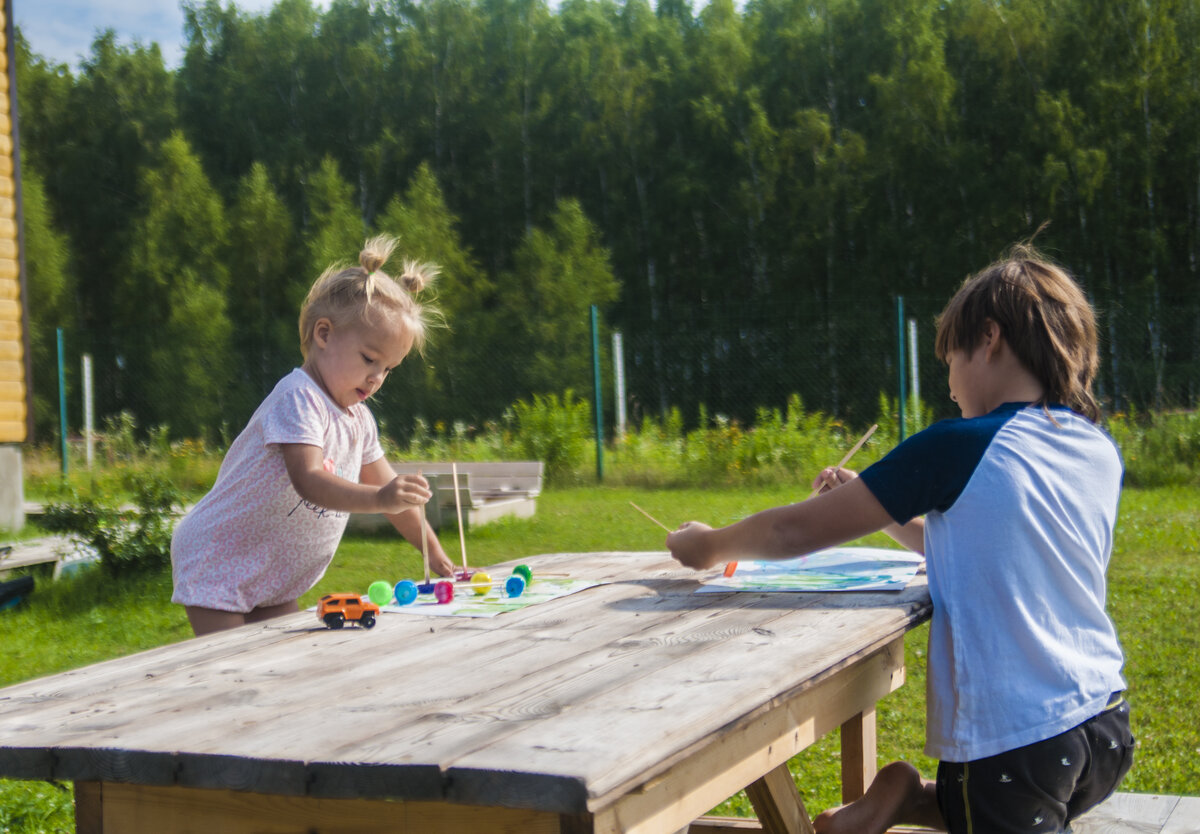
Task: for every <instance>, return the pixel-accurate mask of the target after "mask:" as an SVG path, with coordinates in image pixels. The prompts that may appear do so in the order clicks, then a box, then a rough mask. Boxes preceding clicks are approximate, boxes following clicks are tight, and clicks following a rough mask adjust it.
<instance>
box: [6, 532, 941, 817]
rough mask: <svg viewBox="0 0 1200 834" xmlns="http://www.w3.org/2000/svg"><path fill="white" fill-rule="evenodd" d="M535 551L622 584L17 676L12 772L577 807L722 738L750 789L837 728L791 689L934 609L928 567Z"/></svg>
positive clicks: (246, 634)
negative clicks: (860, 567)
mask: <svg viewBox="0 0 1200 834" xmlns="http://www.w3.org/2000/svg"><path fill="white" fill-rule="evenodd" d="M521 561H528V562H529V563H531V564H533V566H534V573H535V577H536V575H537V574H538V572H539V571H547V572H551V571H554V570H555V569H556V568H559V569H562V568H567V569H568V572H569V573H570V574H571V575H572V576H575V577H578V578H607V579H608V581H609V582H610V583H611V584H607V585H602V586H600V587H597V588H593V589H590V590H588V591H585V592H582V593H580V594H575V595H572V596H569V597H564V598H562V599H559V600H556V601H554V602H552V603H547V604H545V605H540V606H533V607H530V608H527V609H524V610H522V611H519V612H513V613H512V614H507V615H504V616H503V617H498V618H495V619H494V620H488V621H478V620H464V619H449V620H447V619H441V618H439V619H437V620H432V619H427V618H422V617H410V616H400V615H396V616H391V617H389V616H386V615H385V616H384V617H383V618H381V620H380V623H379V625H378V626H376V628H375V629H374V630H372V631H370V632H366V631H362V630H359V629H347V630H344V631H341V632H331V631H326V630H324V629H323V628H322V627H320V626H319V624H317V623H316V621H315V618H313V617H312V615H311V614H298V615H294V616H292V617H288V618H282V619H280V620H277V621H273V622H272V623H270V624H266V625H262V626H247V627H245V628H243V629H239V630H236V631H235V632H226V633H223V634H219V635H212V636H210V637H208V638H201V639H198V640H192V641H188V642H187V643H185V644H182V645H179V646H173V647H164V648H162V649H157V650H154V651H153V652H147V653H144V654H143V655H137V656H134V657H131V658H125V659H121V660H118V661H109V662H108V663H105V664H97V665H96V666H93V667H89V668H88V669H87V670H77V672H76V673H74V674H66V675H59V676H54V677H52V678H46V679H42V680H41V681H34V682H28V683H26V684H21V685H19V686H17V687H10V688H9V689H6V690H4V691H3V692H0V739H3V740H4V741H3V745H2V746H0V775H9V776H13V775H15V776H18V777H19V778H59V779H76V780H97V779H98V780H104V781H118V782H122V781H128V782H143V783H145V784H151V785H153V784H170V783H175V784H179V785H181V786H191V787H221V788H238V789H253V790H256V791H260V792H266V793H277V794H296V795H298V794H307V795H311V796H324V797H329V798H338V797H350V796H355V797H372V796H377V797H383V796H393V797H400V798H406V799H442V798H448V799H452V800H454V801H459V802H465V803H475V804H496V805H504V806H508V807H537V808H540V809H542V810H549V811H557V812H561V813H567V814H579V813H582V812H586V811H592V810H596V809H598V808H600V807H601V806H604V805H605V804H606V803H607V804H608V805H613V807H614V808H615V807H616V805H614V804H613V803H616V802H617V800H618V799H619V798H621V797H622V796H623V795H624V794H626V793H628V792H630V791H631V790H635V789H636V790H637V791H640V794H639V795H640V796H642V797H646V799H645V802H650V801H651V800H652V801H653V803H659V802H660V800H661V799H662V797H663V796H666V795H667V794H662V793H661V791H663V790H667V791H674V790H678V789H679V784H681V783H679V782H678V781H675V780H672V779H666V780H665V781H661V782H659V783H658V784H660V785H662V786H663V787H662V788H654V787H647V785H650V783H652V782H654V780H656V779H659V777H662V776H664V775H669V774H670V773H680V772H684V771H683V770H681V768H682V769H686V767H687V766H688V764H687V763H688V762H690V761H692V760H693V758H694V754H696V753H697V752H698V751H699V750H701V749H720V750H721V751H722V753H721V755H722V756H725V757H726V758H727V760H728V761H738V760H739V759H738V758H737V757H741V759H745V760H746V762H747V764H746V765H745V768H746V769H745V771H744V772H745V773H746V774H749V776H746V777H742V776H741V775H740V774H741V772H742V771H741V770H740V769H738V768H729V770H731V771H732V772H733V773H734V774H735V775H733V776H731V777H729V778H732V779H740V778H746V782H742V783H741V784H734V785H733V786H732V787H731V788H730V790H729V793H733V792H735V791H736V790H737V789H738V788H740V787H742V786H743V785H744V784H746V783H747V782H749V781H752V780H753V779H754V778H756V777H757V776H758V775H761V773H764V772H766V770H767V769H769V767H766V766H765V764H769V765H770V766H771V767H773V766H776V765H778V764H779V762H768V760H766V759H764V757H765V756H779V755H783V756H785V758H784V759H783V761H785V760H786V755H787V747H788V745H789V744H799V743H808V741H809V735H811V733H813V732H817V731H816V730H814V729H813V728H812V727H811V726H810V727H809V728H808V729H806V730H805V732H803V733H801V732H796V728H795V727H794V726H792V723H790V722H793V721H796V720H799V718H793V717H790V716H789V714H788V709H787V707H786V705H787V704H792V703H796V704H798V703H801V701H800V700H798V699H802V698H803V697H808V696H806V693H808V692H810V690H812V687H813V686H816V685H818V684H819V681H820V680H829V681H832V680H834V679H835V678H836V679H838V680H840V678H838V677H837V676H838V675H839V674H841V673H842V672H846V671H847V670H855V672H856V673H857V671H858V670H860V669H868V668H871V669H874V668H876V667H871V666H869V664H862V663H858V660H859V658H861V657H865V656H866V654H868V653H871V652H878V651H880V650H881V649H882V648H883V647H884V646H888V645H891V644H892V643H893V642H894V641H895V640H896V639H897V637H898V636H902V635H903V633H904V631H905V630H906V629H907V628H909V627H911V625H912V624H913V623H914V622H915V621H916V620H918V619H920V618H922V617H923V616H925V615H927V613H928V594H927V591H926V590H925V589H924V588H923V587H920V588H914V589H913V590H912V592H911V594H909V596H908V597H903V595H894V594H862V595H812V594H809V595H802V594H711V595H696V594H694V593H693V591H694V590H695V589H696V587H698V582H697V578H696V574H694V573H692V572H691V571H687V570H685V569H681V568H680V567H679V566H678V565H677V564H676V563H674V562H673V561H671V560H670V559H669V558H667V556H666V554H662V553H651V554H645V553H643V554H620V553H606V554H558V555H555V556H553V557H550V556H546V557H531V558H529V559H525V560H521ZM906 593H908V592H906ZM893 653H894V650H893ZM899 662H900V663H901V664H902V652H900V661H899ZM871 674H872V677H871V678H870V680H871V681H879V683H870V684H868V683H865V682H864V683H855V684H854V685H853V690H851V691H855V692H862V693H864V694H862V695H861V696H860V697H864V698H868V701H867V702H865V704H864V705H859V706H856V707H855V709H863V708H864V706H865V707H870V706H871V705H872V704H873V700H870V699H874V698H878V697H880V696H881V695H882V694H884V693H886V692H887V691H890V689H891V688H894V686H895V685H898V678H897V675H896V672H895V669H894V668H893V669H891V671H888V670H887V669H883V670H882V671H874V672H872V673H871ZM851 677H853V675H852V676H851ZM798 680H801V681H805V683H804V685H803V686H798V684H797V681H798ZM848 680H849V679H848ZM839 685H840V684H839ZM872 687H875V688H872ZM839 691H840V690H839ZM830 700H831V701H832V702H835V704H836V706H837V707H838V708H839V709H840V708H842V707H844V706H845V705H846V704H851V703H852V702H850V701H849V700H847V699H845V698H836V697H830ZM730 704H736V705H738V706H739V709H740V710H742V712H740V713H739V715H740V716H741V717H740V718H739V715H730V714H729V713H728V712H727V710H728V708H729V705H730ZM35 706H36V708H35ZM847 708H848V707H847ZM760 713H761V714H760ZM850 714H852V713H850ZM848 717H849V714H844V709H843V710H842V711H841V712H837V713H830V714H829V715H828V716H827V717H826V718H825V719H823V720H827V721H834V722H835V723H833V724H832V725H831V727H830V728H832V727H836V726H837V723H840V722H841V721H845V720H846V719H847V718H848ZM756 722H757V723H756ZM810 723H811V722H810ZM759 725H761V726H762V729H759V730H754V731H750V728H752V727H757V726H759ZM597 728H604V730H605V732H597ZM827 729H828V728H827ZM806 734H808V735H806ZM25 739H29V740H30V741H28V742H27V741H24V740H25ZM746 739H749V741H747V740H746ZM768 747H769V748H772V750H773V752H771V753H769V754H768V753H765V752H763V751H764V750H766V749H767V748H768ZM729 757H733V758H729ZM708 767H710V768H711V767H712V764H711V763H709V765H708ZM759 768H762V769H759ZM523 769H524V770H523ZM717 769H718V770H720V769H721V768H719V767H718V768H717ZM639 785H641V786H642V788H638V786H639ZM722 789H723V788H722ZM656 791H658V793H656ZM641 801H642V800H639V799H633V800H630V802H629V803H626V804H623V805H621V806H620V808H621V811H622V813H637V814H641V813H643V812H646V811H645V809H642V810H639V808H640V806H639V804H638V803H639V802H641ZM681 801H685V802H701V801H708V798H707V796H704V797H699V798H695V799H685V800H681ZM718 801H719V800H718ZM713 804H715V803H713ZM647 807H649V806H647ZM683 807H684V806H682V805H681V806H680V808H683ZM708 807H711V805H709V806H708ZM704 810H707V807H703V808H700V809H699V810H697V811H695V812H694V813H695V814H699V813H703V811H704ZM679 812H680V813H683V811H679ZM646 813H648V812H646ZM688 813H691V812H690V811H688ZM683 822H686V819H685V820H683ZM681 824H682V823H681ZM646 830H648V831H650V830H654V829H653V828H647V829H646Z"/></svg>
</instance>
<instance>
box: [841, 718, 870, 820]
mask: <svg viewBox="0 0 1200 834" xmlns="http://www.w3.org/2000/svg"><path fill="white" fill-rule="evenodd" d="M874 778H875V710H874V709H870V710H863V711H862V712H860V713H859V714H858V715H856V716H854V717H853V718H851V719H850V720H849V721H847V722H846V723H845V724H843V725H842V802H843V803H847V802H853V801H854V800H856V799H858V798H859V797H861V796H862V795H863V794H864V793H866V792H867V788H868V787H869V786H870V784H871V780H873V779H874Z"/></svg>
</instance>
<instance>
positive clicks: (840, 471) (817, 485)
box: [812, 466, 858, 495]
mask: <svg viewBox="0 0 1200 834" xmlns="http://www.w3.org/2000/svg"><path fill="white" fill-rule="evenodd" d="M857 477H858V473H857V472H855V471H854V470H853V469H846V468H845V467H841V466H827V467H825V468H824V469H822V470H821V473H820V474H819V475H817V477H816V478H814V479H813V484H812V488H813V489H815V490H817V494H818V495H821V494H824V493H826V492H829V490H831V489H836V488H837V487H840V486H841V485H842V484H848V483H850V482H851V481H853V480H854V479H855V478H857Z"/></svg>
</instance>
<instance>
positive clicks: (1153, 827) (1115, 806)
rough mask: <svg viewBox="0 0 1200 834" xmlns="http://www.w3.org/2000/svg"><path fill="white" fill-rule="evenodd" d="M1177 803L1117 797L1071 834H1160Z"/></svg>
mask: <svg viewBox="0 0 1200 834" xmlns="http://www.w3.org/2000/svg"><path fill="white" fill-rule="evenodd" d="M1178 803H1179V797H1177V796H1159V795H1155V794H1138V793H1118V794H1114V795H1113V796H1110V797H1109V798H1108V799H1106V800H1105V801H1104V802H1102V803H1101V804H1100V805H1099V806H1097V807H1095V808H1093V809H1092V810H1090V811H1088V812H1087V813H1086V814H1084V815H1083V816H1082V817H1080V818H1079V819H1077V820H1075V821H1074V822H1072V823H1071V831H1072V834H1118V832H1120V833H1121V834H1124V832H1129V834H1133V832H1146V834H1159V832H1161V831H1162V829H1163V826H1164V825H1165V824H1166V822H1167V820H1168V819H1169V818H1170V816H1171V813H1172V812H1173V811H1174V810H1175V807H1176V806H1177V805H1178ZM1185 830H1186V829H1185ZM1192 830H1194V831H1195V830H1200V828H1195V829H1192Z"/></svg>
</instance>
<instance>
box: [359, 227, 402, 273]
mask: <svg viewBox="0 0 1200 834" xmlns="http://www.w3.org/2000/svg"><path fill="white" fill-rule="evenodd" d="M395 248H396V239H395V238H394V237H389V236H388V235H379V236H378V237H373V238H371V239H370V240H368V241H367V242H366V243H365V244H363V250H362V251H361V252H359V253H358V263H359V265H360V266H361V267H362V268H363V269H365V270H366V271H367V274H368V275H370V274H371V273H372V272H375V271H376V270H378V269H380V268H381V267H382V266H383V265H384V264H385V263H387V259H388V258H389V257H391V254H392V251H393V250H394V249H395Z"/></svg>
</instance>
